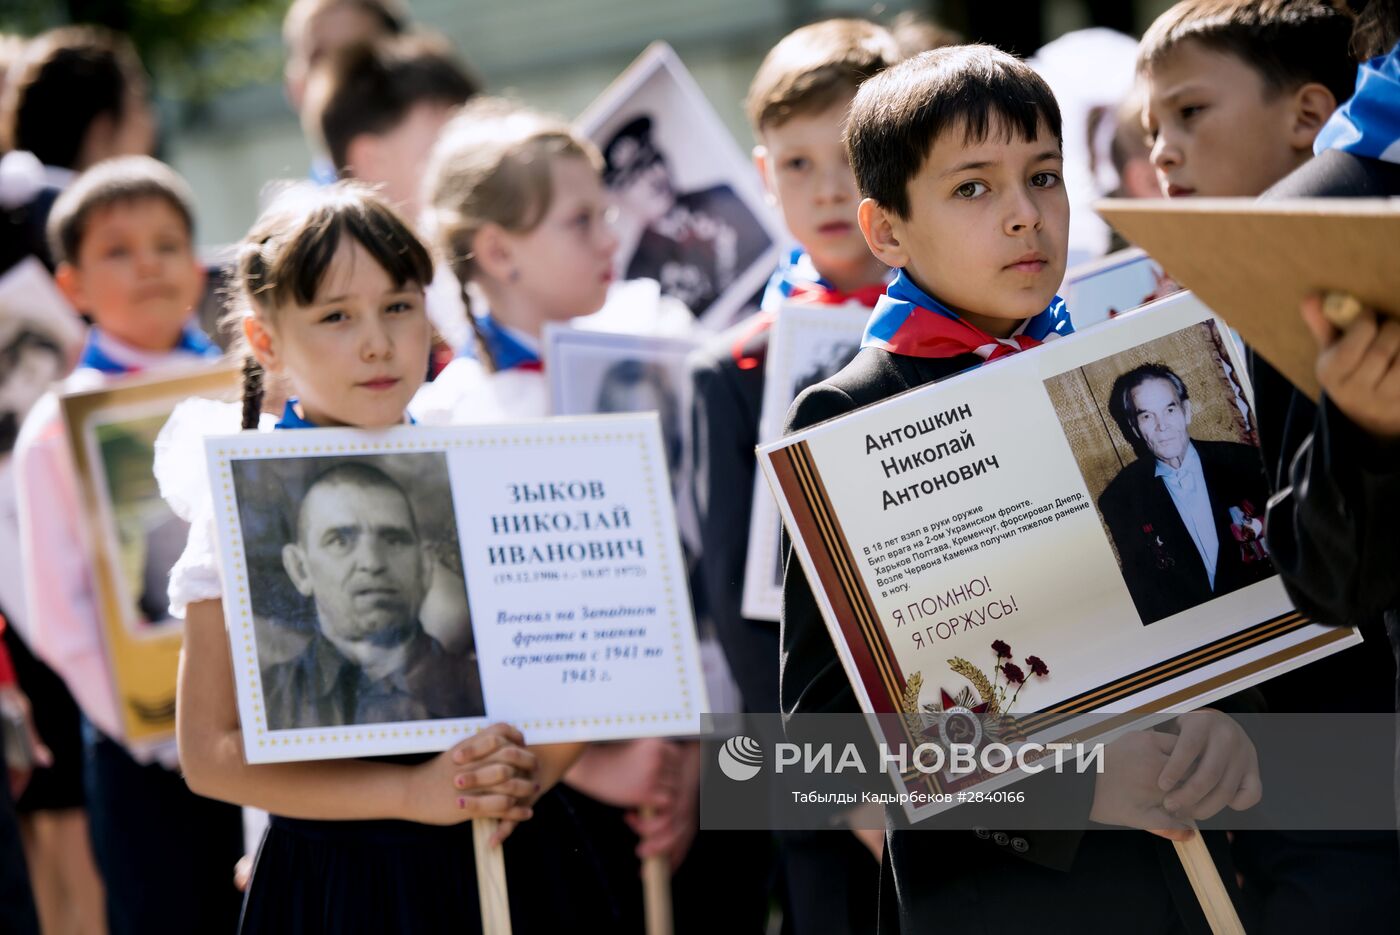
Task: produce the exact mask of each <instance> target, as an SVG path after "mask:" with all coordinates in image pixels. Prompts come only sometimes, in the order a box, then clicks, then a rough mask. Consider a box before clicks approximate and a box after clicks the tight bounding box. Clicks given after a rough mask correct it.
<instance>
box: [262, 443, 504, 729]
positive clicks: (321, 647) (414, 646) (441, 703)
mask: <svg viewBox="0 0 1400 935" xmlns="http://www.w3.org/2000/svg"><path fill="white" fill-rule="evenodd" d="M282 564H283V567H284V568H285V569H286V572H287V576H288V577H289V578H290V579H291V581H292V584H293V585H294V586H295V587H296V589H297V591H298V592H300V593H301V595H302V596H303V597H306V598H309V599H310V600H311V602H312V604H313V606H314V608H315V617H316V632H315V633H314V634H313V635H312V637H311V641H310V643H309V644H308V645H307V647H306V648H305V650H303V651H302V652H301V654H300V655H298V656H296V657H295V658H292V659H290V660H288V661H286V662H282V663H278V664H276V665H273V666H269V667H267V668H265V669H264V671H263V691H264V700H265V703H266V706H267V719H268V726H269V727H271V728H272V729H274V730H277V729H287V728H298V727H331V726H339V725H345V724H373V723H384V722H389V721H416V720H426V719H434V718H457V717H474V716H479V715H481V714H484V713H485V705H484V703H483V700H482V694H481V680H480V674H479V672H478V669H477V664H476V660H475V658H474V657H473V656H472V655H470V654H453V653H449V652H448V651H447V650H445V649H444V648H443V647H442V645H441V644H440V643H439V642H438V641H437V640H435V639H434V638H433V637H432V636H430V635H429V634H428V633H427V632H426V631H425V630H424V629H423V624H422V622H421V620H420V619H419V614H420V612H421V610H422V607H423V602H424V599H425V598H426V596H427V594H428V588H429V585H430V584H431V578H432V569H433V561H432V558H431V556H430V553H429V550H428V549H426V548H425V545H424V543H423V542H422V540H421V538H420V535H419V531H418V523H417V520H416V519H415V518H414V514H413V507H412V504H411V503H410V502H409V499H408V496H407V495H406V494H405V492H404V490H403V488H402V487H401V486H400V485H399V484H398V483H397V482H396V481H395V480H394V479H393V478H391V477H390V476H389V475H388V474H386V473H384V472H383V471H380V470H378V469H377V468H374V467H371V466H369V465H366V464H363V463H358V462H349V463H343V464H338V465H336V466H334V467H332V468H330V469H328V470H326V471H324V472H322V473H321V474H320V475H318V476H317V477H316V478H315V479H314V480H313V481H312V482H311V484H310V486H309V487H308V488H307V491H306V494H305V496H304V497H303V498H302V501H301V504H300V507H299V509H298V511H297V516H296V531H295V538H294V539H293V541H291V542H289V543H287V544H286V545H284V546H283V548H282Z"/></svg>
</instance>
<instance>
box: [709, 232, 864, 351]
mask: <svg viewBox="0 0 1400 935" xmlns="http://www.w3.org/2000/svg"><path fill="white" fill-rule="evenodd" d="M884 291H885V283H882V282H881V283H871V284H870V285H867V286H861V287H860V288H859V289H856V290H854V291H852V292H842V291H841V290H839V289H837V288H836V287H835V286H833V285H832V284H831V283H830V282H828V281H827V280H826V278H825V277H823V276H822V274H821V273H818V272H817V267H816V265H815V264H814V263H813V262H812V257H811V256H810V255H808V253H807V251H806V250H803V249H802V248H801V247H798V248H797V249H795V250H793V251H792V252H791V253H789V254H788V255H787V257H786V259H784V260H783V262H782V263H781V264H779V265H778V269H777V270H776V271H775V272H774V273H773V275H772V277H771V278H770V279H769V280H768V285H767V286H766V287H765V288H764V290H763V300H762V301H761V302H760V303H759V306H758V307H759V312H758V314H757V315H754V316H753V317H752V318H751V319H749V327H747V328H745V329H744V330H743V333H742V334H740V335H739V338H738V340H736V341H735V342H734V349H733V355H734V362H735V363H736V364H738V366H739V369H740V370H752V369H754V368H755V367H757V366H758V365H759V364H761V363H763V361H762V360H761V359H760V358H758V357H754V356H752V355H751V354H748V353H746V352H745V348H747V347H748V344H749V342H750V341H752V340H753V339H754V338H755V337H757V336H758V335H760V334H762V333H763V332H765V331H767V330H768V329H769V328H771V327H773V322H774V321H775V320H776V319H777V317H778V309H780V308H782V307H783V304H784V303H787V302H799V303H801V304H804V305H849V304H856V305H860V306H862V307H864V308H873V307H874V306H875V303H876V301H878V300H879V298H880V296H881V295H883V294H884Z"/></svg>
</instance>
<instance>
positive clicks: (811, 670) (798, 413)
mask: <svg viewBox="0 0 1400 935" xmlns="http://www.w3.org/2000/svg"><path fill="white" fill-rule="evenodd" d="M855 408H856V404H855V402H854V401H853V400H852V399H851V397H850V396H848V395H847V394H846V393H845V392H844V391H842V390H841V389H839V388H838V387H835V386H831V385H830V384H827V383H818V384H817V385H816V386H813V387H810V388H808V389H806V390H804V391H803V392H802V394H801V395H800V396H798V397H797V401H796V402H794V403H793V404H792V408H791V409H789V410H788V417H787V424H786V425H785V426H784V427H783V434H785V435H791V434H792V433H793V432H799V431H801V430H802V429H805V428H809V427H811V426H813V425H816V424H817V423H818V422H825V421H826V420H827V419H834V418H836V417H837V416H840V415H845V414H846V413H848V412H850V411H851V410H853V409H855ZM783 553H784V554H785V555H786V556H787V559H786V564H785V565H784V573H783V619H782V636H781V641H782V644H781V647H782V648H781V657H780V659H779V691H780V692H781V703H782V711H783V714H784V715H793V714H829V713H834V712H839V713H847V714H858V713H860V703H859V702H858V701H856V696H855V692H853V691H852V690H851V683H850V681H849V680H848V679H847V678H846V671H845V669H844V668H843V667H842V665H841V660H840V658H839V657H838V656H837V655H836V646H835V644H834V643H833V642H832V640H831V633H830V631H828V630H827V628H826V621H824V620H823V619H822V615H821V611H820V610H819V609H818V607H817V601H816V598H815V597H814V596H813V594H812V588H811V586H810V585H809V584H808V583H807V573H806V572H805V571H804V570H803V569H802V563H801V562H800V561H799V560H798V559H797V557H796V556H795V555H794V553H793V550H792V548H791V546H790V544H789V542H788V539H787V534H786V531H784V534H783Z"/></svg>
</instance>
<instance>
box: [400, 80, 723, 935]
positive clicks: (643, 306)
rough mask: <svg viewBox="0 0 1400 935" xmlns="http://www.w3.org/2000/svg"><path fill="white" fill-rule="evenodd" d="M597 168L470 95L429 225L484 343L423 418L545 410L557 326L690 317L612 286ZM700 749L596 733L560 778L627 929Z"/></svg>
mask: <svg viewBox="0 0 1400 935" xmlns="http://www.w3.org/2000/svg"><path fill="white" fill-rule="evenodd" d="M601 171H602V160H601V158H600V157H599V155H598V151H597V150H596V149H595V148H594V147H593V145H592V144H591V143H589V142H588V141H587V140H585V139H583V138H581V137H579V136H578V135H577V134H576V133H575V132H574V131H573V130H572V129H570V128H569V127H568V126H567V125H566V124H563V123H559V122H556V121H553V120H550V119H548V118H545V117H543V116H540V115H539V114H536V113H533V112H531V111H528V110H524V109H522V108H520V107H518V106H515V105H512V104H510V103H507V102H504V101H501V100H489V99H488V100H479V101H475V102H473V103H470V104H468V105H467V106H466V108H465V109H464V110H463V112H462V113H461V114H459V115H458V116H457V117H455V118H454V119H453V120H452V122H451V123H449V124H448V126H447V128H446V129H445V130H444V131H443V135H442V136H441V137H440V138H439V140H438V143H437V145H436V147H435V149H434V152H433V155H432V157H431V159H430V160H429V168H428V172H427V176H426V178H425V186H426V189H425V197H424V202H425V203H426V204H427V205H428V208H427V210H426V212H425V215H426V218H427V220H426V225H427V228H428V229H429V230H431V231H433V233H434V239H435V246H436V248H437V250H438V252H439V253H440V254H441V259H442V261H443V262H444V263H445V264H446V265H447V266H448V267H449V268H450V269H451V271H452V273H453V274H454V275H455V276H456V278H457V281H458V286H459V287H460V289H461V294H462V299H463V301H464V302H465V303H466V306H467V315H468V321H469V323H470V325H471V329H472V334H473V340H472V346H471V347H470V348H468V349H466V351H465V352H464V353H463V354H462V356H460V357H458V359H456V360H454V361H453V362H452V363H451V364H449V365H448V366H447V368H446V369H445V370H444V371H443V372H442V373H441V374H440V375H439V376H438V378H437V379H436V380H435V381H433V382H432V383H430V384H428V385H427V386H425V387H424V388H423V390H422V391H421V392H420V393H419V395H418V397H417V398H416V399H415V400H414V402H413V405H412V410H413V413H414V415H416V416H417V417H418V418H419V419H421V420H423V421H424V422H434V423H437V422H455V423H463V422H502V421H511V420H519V419H539V418H543V417H545V416H546V415H548V414H549V412H548V408H549V407H548V398H549V394H548V384H547V383H546V380H545V377H544V374H543V372H542V365H541V361H540V356H539V347H540V344H539V342H540V336H541V332H542V330H543V327H544V325H545V324H546V323H548V322H569V323H578V322H580V320H581V319H583V317H584V316H588V318H589V320H588V322H587V324H586V325H585V327H592V328H597V329H599V330H612V331H630V332H633V333H637V332H640V331H651V332H652V333H656V332H658V331H667V330H670V331H672V333H676V332H679V333H686V331H687V330H688V329H689V328H691V327H693V321H694V319H693V317H692V316H691V314H690V312H689V311H688V310H687V309H685V307H684V306H681V305H679V304H677V305H676V306H675V312H674V315H673V313H672V312H671V311H670V309H669V307H668V306H666V305H664V304H662V303H661V300H660V288H659V286H657V285H656V283H655V282H653V281H650V280H639V281H637V282H636V283H627V284H623V289H622V291H620V292H619V291H617V290H615V289H614V290H610V286H612V282H613V261H614V253H615V252H616V250H617V246H618V239H617V236H616V234H615V233H614V232H613V230H612V226H611V219H610V217H609V214H610V212H609V208H608V196H607V193H606V190H605V189H604V187H603V182H602V175H601ZM610 291H611V292H612V294H611V295H610ZM476 296H479V297H480V298H482V299H484V301H485V305H486V309H483V308H481V307H480V305H479V304H478V303H475V302H473V298H474V297H476ZM605 303H606V304H607V306H608V308H607V309H605V310H603V311H602V312H600V311H599V310H600V309H603V307H604V305H605ZM488 309H489V310H488ZM595 313H597V314H595ZM672 321H675V322H676V324H674V325H673V324H671V322H672ZM697 754H698V750H697V748H696V747H695V745H694V744H682V743H675V742H672V741H670V740H665V739H658V738H651V739H644V740H635V741H629V742H624V743H607V744H593V745H590V746H589V747H588V749H587V751H586V752H585V753H584V754H583V756H582V757H581V758H580V760H579V762H578V763H577V764H576V765H575V766H574V767H573V769H571V770H570V771H569V773H568V774H567V776H566V777H565V785H566V788H565V789H564V790H563V794H564V795H565V796H566V797H568V799H569V801H570V803H571V804H572V806H573V808H574V809H575V811H576V813H577V814H578V815H579V816H580V818H581V819H582V821H583V822H584V824H585V826H586V827H587V828H588V829H589V836H590V841H591V843H592V846H593V847H594V848H595V849H596V851H597V853H598V854H599V856H600V858H601V860H602V863H603V865H604V867H605V871H604V872H605V873H606V875H607V878H608V887H609V889H610V890H611V891H612V892H613V893H614V894H615V896H616V901H617V904H618V905H619V907H621V909H622V911H623V913H624V923H623V927H622V928H621V929H620V930H623V931H639V930H640V929H641V924H642V919H641V909H642V893H641V884H640V873H639V858H643V857H648V856H652V855H668V856H669V857H670V860H671V863H672V866H673V868H674V867H676V866H678V865H679V864H680V863H681V861H682V860H683V859H684V858H685V857H686V855H687V852H688V851H689V849H690V845H691V842H692V840H693V838H694V835H695V832H696V824H697V820H698V812H697V810H696V804H695V795H696V789H697V783H698V766H699V764H698V759H697ZM707 840H708V839H707ZM699 865H700V862H699V861H697V862H696V863H695V864H693V865H692V866H699ZM687 870H688V872H687V873H686V874H683V875H682V876H681V877H678V879H677V883H678V888H677V891H676V912H677V917H678V918H685V917H686V916H687V906H686V900H685V897H684V893H685V887H686V881H687V880H688V879H690V878H691V877H693V876H695V875H698V874H700V873H701V871H699V870H693V871H692V870H690V868H687ZM699 888H700V887H699V886H698V885H697V889H699ZM708 898H709V901H710V902H713V889H711V890H710V894H709V897H708ZM615 930H619V929H615Z"/></svg>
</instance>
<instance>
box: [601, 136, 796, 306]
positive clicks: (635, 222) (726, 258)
mask: <svg viewBox="0 0 1400 935" xmlns="http://www.w3.org/2000/svg"><path fill="white" fill-rule="evenodd" d="M603 159H604V162H605V163H606V169H605V170H604V174H603V180H604V182H605V183H606V184H607V186H608V190H609V191H611V192H613V194H614V195H615V197H616V198H617V201H618V207H619V208H620V210H621V217H620V218H619V219H618V221H619V224H618V235H619V238H620V240H621V242H622V243H621V246H620V248H619V256H621V257H623V258H624V260H623V261H624V263H625V264H626V266H625V269H624V271H623V273H624V277H623V278H625V279H643V278H644V279H655V280H656V281H657V282H659V283H661V291H662V292H663V293H664V294H666V295H668V296H672V297H673V298H676V299H679V300H680V301H682V302H684V303H685V304H686V306H687V307H689V308H690V310H691V311H692V312H693V313H695V314H696V315H702V314H704V312H705V310H706V309H708V308H709V307H710V306H711V305H713V304H714V302H715V301H716V300H717V299H718V298H719V297H720V296H721V295H723V294H724V291H725V290H726V289H728V288H729V286H730V285H731V284H732V283H733V282H734V281H735V280H736V279H737V278H739V276H741V275H742V274H743V273H744V271H745V270H747V269H748V268H749V267H750V266H752V265H753V264H754V263H755V262H757V260H758V259H759V257H761V256H762V255H763V252H764V251H765V250H767V249H768V247H769V245H770V243H771V241H770V240H769V237H768V234H767V232H766V231H765V230H764V228H763V225H762V223H761V222H760V221H759V220H758V218H756V217H755V216H754V214H753V212H752V211H750V210H749V208H748V206H746V205H745V204H744V202H743V199H741V198H740V197H739V196H738V194H736V193H735V191H734V189H733V188H731V187H730V186H729V185H725V184H720V185H713V186H710V187H709V188H705V189H702V190H699V191H691V192H679V191H677V190H676V184H675V180H674V179H673V178H672V175H671V168H670V166H669V165H668V163H667V161H666V156H665V154H664V153H663V152H662V150H661V148H660V147H659V146H658V145H657V143H656V141H655V139H654V138H653V127H652V120H651V118H650V117H647V116H641V117H636V118H634V119H633V120H630V121H629V122H628V123H627V124H626V125H624V126H623V127H622V128H621V129H619V130H618V131H617V132H616V133H615V134H613V136H612V138H611V139H610V140H609V141H608V143H607V145H606V146H604V147H603Z"/></svg>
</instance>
